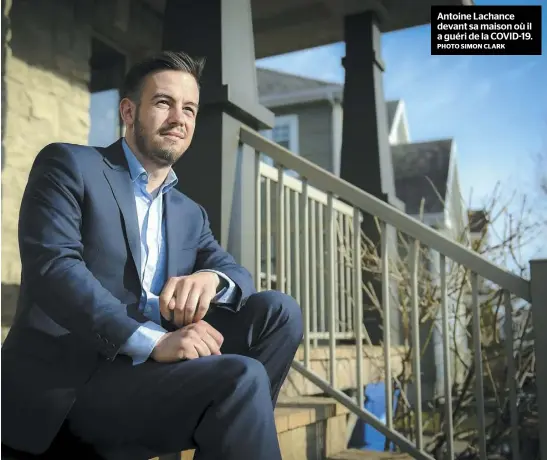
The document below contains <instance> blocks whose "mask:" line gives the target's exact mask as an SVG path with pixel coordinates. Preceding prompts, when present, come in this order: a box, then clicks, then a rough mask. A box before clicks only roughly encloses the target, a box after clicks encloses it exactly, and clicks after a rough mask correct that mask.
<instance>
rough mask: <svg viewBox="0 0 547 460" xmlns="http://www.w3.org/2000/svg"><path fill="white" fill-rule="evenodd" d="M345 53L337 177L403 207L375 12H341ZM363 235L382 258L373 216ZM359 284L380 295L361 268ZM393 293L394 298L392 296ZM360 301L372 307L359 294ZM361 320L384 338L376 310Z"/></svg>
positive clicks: (391, 240)
mask: <svg viewBox="0 0 547 460" xmlns="http://www.w3.org/2000/svg"><path fill="white" fill-rule="evenodd" d="M344 33H345V42H346V56H345V57H344V59H343V65H344V68H345V82H344V102H343V105H344V119H343V129H342V154H341V165H340V176H341V178H342V179H344V180H347V181H348V182H350V183H352V184H353V185H355V186H357V187H359V188H360V189H362V190H364V191H365V192H368V193H370V194H372V195H374V196H375V197H377V198H379V199H381V200H383V201H385V202H386V203H389V204H391V205H393V206H396V207H397V208H398V209H401V210H402V209H404V204H403V203H402V202H401V201H400V200H398V199H397V198H396V195H395V180H394V172H393V163H392V157H391V148H390V145H389V140H388V134H389V133H388V119H387V108H386V102H385V96H384V86H383V72H384V64H383V62H382V58H381V43H380V41H381V40H380V39H381V32H380V28H379V27H378V21H377V18H376V16H375V14H374V13H373V12H371V11H369V12H365V13H359V14H355V15H351V16H346V17H345V20H344ZM362 229H363V231H364V233H365V234H366V235H367V236H368V237H369V238H371V240H372V241H373V242H374V243H375V244H376V245H377V253H378V255H379V256H380V257H381V249H380V240H381V235H380V234H379V232H378V229H377V227H376V223H375V221H374V216H370V215H367V214H365V215H364V220H363V224H362ZM388 251H389V257H390V258H391V259H395V258H396V257H397V253H398V245H397V234H396V232H395V230H394V229H389V231H388ZM363 277H364V282H365V283H367V282H369V281H370V282H372V285H373V288H374V291H375V292H376V295H377V296H378V299H379V300H380V301H381V299H382V295H381V294H382V287H381V283H380V282H379V281H377V280H374V279H372V278H371V276H370V275H369V274H368V273H366V272H363ZM390 292H393V293H394V294H393V296H392V298H391V299H390V305H391V319H392V321H391V322H392V328H391V334H392V335H391V337H392V344H393V345H396V344H397V343H399V330H400V314H399V309H398V305H397V303H398V301H397V298H396V292H397V286H396V285H393V286H390ZM393 297H395V298H393ZM363 301H364V303H365V304H368V305H372V302H371V300H370V299H369V298H368V296H367V295H366V293H364V296H363ZM364 323H365V325H366V327H367V330H368V332H369V335H370V337H371V340H372V342H373V343H375V344H379V343H380V341H382V340H383V335H384V332H383V330H382V320H381V317H380V315H379V313H378V312H376V311H373V312H370V311H366V312H365V315H364Z"/></svg>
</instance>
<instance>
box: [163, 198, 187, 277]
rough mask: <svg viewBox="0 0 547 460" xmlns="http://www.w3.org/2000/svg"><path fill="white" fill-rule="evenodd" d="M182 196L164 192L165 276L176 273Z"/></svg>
mask: <svg viewBox="0 0 547 460" xmlns="http://www.w3.org/2000/svg"><path fill="white" fill-rule="evenodd" d="M181 204H182V198H181V197H180V196H177V195H176V194H174V193H172V191H170V192H167V193H166V194H165V213H164V219H165V233H166V235H165V239H166V248H165V249H166V253H167V278H168V279H169V278H170V277H171V276H176V275H177V257H176V255H177V253H178V250H177V249H178V248H179V247H180V242H181V233H182V229H183V228H184V227H183V226H182V223H181V221H180V220H181V213H182V206H181Z"/></svg>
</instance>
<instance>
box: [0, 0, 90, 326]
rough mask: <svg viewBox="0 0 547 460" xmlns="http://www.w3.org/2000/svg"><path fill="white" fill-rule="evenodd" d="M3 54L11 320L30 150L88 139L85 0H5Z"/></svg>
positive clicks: (5, 298)
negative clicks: (59, 142) (19, 229)
mask: <svg viewBox="0 0 547 460" xmlns="http://www.w3.org/2000/svg"><path fill="white" fill-rule="evenodd" d="M3 7H4V11H3V15H4V17H3V21H2V22H3V25H6V26H7V30H4V31H3V34H2V35H3V43H2V45H3V54H4V56H3V57H2V59H3V63H2V90H3V94H2V118H3V119H2V127H3V131H2V156H3V158H2V324H3V325H5V324H6V323H9V322H10V320H11V316H12V314H13V310H14V305H15V302H16V299H17V295H18V285H19V282H20V271H21V263H20V258H19V247H18V240H17V226H18V215H19V207H20V204H21V198H22V195H23V191H24V188H25V186H26V183H27V180H28V174H29V171H30V168H31V166H32V163H33V160H34V158H35V157H36V154H37V153H38V152H39V151H40V149H42V148H43V147H44V146H45V145H47V144H48V143H51V142H57V141H61V142H74V143H86V142H87V135H88V130H89V91H88V83H89V79H90V71H89V58H90V53H91V30H92V28H91V25H90V24H89V23H88V21H89V20H88V17H89V7H90V2H89V1H88V0H83V1H82V0H77V1H74V0H17V1H12V0H7V1H6V2H5V4H3Z"/></svg>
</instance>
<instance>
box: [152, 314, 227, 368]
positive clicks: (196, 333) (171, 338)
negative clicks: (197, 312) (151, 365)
mask: <svg viewBox="0 0 547 460" xmlns="http://www.w3.org/2000/svg"><path fill="white" fill-rule="evenodd" d="M223 341H224V337H223V336H222V334H221V333H220V332H218V331H217V330H216V329H215V328H214V327H213V326H211V325H210V324H209V323H207V322H206V321H204V320H201V321H198V322H197V323H193V324H189V325H188V326H185V327H183V328H181V329H178V330H176V331H174V332H169V333H167V334H165V335H164V336H163V337H162V338H161V339H160V340H159V341H158V343H157V344H156V346H155V347H154V350H152V354H151V358H152V359H153V360H154V361H158V362H160V363H171V362H175V361H181V360H183V359H196V358H199V357H200V356H210V355H220V354H221V353H220V347H221V346H222V342H223Z"/></svg>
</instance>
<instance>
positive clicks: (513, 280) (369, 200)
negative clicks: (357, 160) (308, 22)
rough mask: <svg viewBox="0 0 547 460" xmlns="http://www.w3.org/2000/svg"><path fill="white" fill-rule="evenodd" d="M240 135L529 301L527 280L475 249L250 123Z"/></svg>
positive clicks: (321, 185) (279, 161) (311, 181)
mask: <svg viewBox="0 0 547 460" xmlns="http://www.w3.org/2000/svg"><path fill="white" fill-rule="evenodd" d="M239 137H240V141H241V142H242V143H244V144H247V145H249V146H251V147H253V148H254V149H256V150H257V151H260V152H263V153H264V154H265V155H267V156H269V157H270V158H272V159H273V161H274V162H275V163H277V164H282V165H283V166H285V167H286V168H287V169H289V170H293V171H296V172H297V173H298V174H300V175H301V176H302V177H305V178H306V179H307V180H308V182H309V184H310V185H313V186H315V187H317V188H319V189H321V190H323V191H325V192H330V193H333V194H334V195H336V196H337V197H338V198H340V199H342V200H344V201H346V202H347V203H350V204H351V205H353V206H355V207H358V208H359V209H361V210H363V211H365V212H367V213H370V214H371V215H374V216H377V217H378V218H379V219H381V220H382V221H384V222H386V223H387V224H390V225H393V226H394V227H395V228H397V229H398V230H400V231H402V232H404V233H406V234H408V235H409V236H411V237H413V238H415V239H417V240H419V241H420V242H421V243H422V244H425V245H427V246H429V247H430V248H432V249H435V250H436V251H438V252H439V253H441V254H443V255H445V256H447V257H449V258H450V259H452V260H453V261H455V262H458V263H459V264H461V265H463V266H465V267H467V268H468V269H470V270H472V271H473V272H475V273H477V274H478V275H480V276H482V277H484V278H486V279H488V280H490V281H492V282H494V283H496V284H497V285H499V286H500V287H501V288H503V289H506V290H508V291H510V292H512V293H513V294H514V295H515V296H516V297H519V298H521V299H524V300H526V301H528V302H530V301H531V293H530V282H529V281H528V280H526V279H524V278H522V277H520V276H517V275H515V274H513V273H511V272H510V271H508V270H505V269H503V268H501V267H498V266H497V265H495V264H493V263H492V262H490V261H489V260H487V259H486V258H484V257H482V256H481V255H479V254H477V253H476V252H473V251H472V250H470V249H468V248H466V247H465V246H463V245H461V244H459V243H457V242H455V241H452V240H450V239H448V238H447V237H445V236H444V235H442V234H441V233H439V232H437V231H436V230H433V229H432V228H430V227H428V226H426V225H425V224H423V223H422V222H420V221H418V220H417V219H415V218H413V217H410V216H408V215H407V214H405V213H404V212H402V211H399V210H398V209H396V208H394V207H392V206H390V205H388V204H386V203H384V202H383V201H381V200H379V199H378V198H376V197H375V196H373V195H371V194H370V193H367V192H365V191H363V190H361V189H360V188H358V187H356V186H354V185H352V184H350V183H349V182H347V181H345V180H343V179H340V178H339V177H336V176H335V175H334V174H331V173H330V172H328V171H325V170H324V169H322V168H320V167H319V166H317V165H315V164H314V163H312V162H311V161H308V160H306V159H304V158H302V157H299V156H296V155H294V154H292V153H291V152H290V151H289V150H287V149H285V148H283V147H281V146H280V145H278V144H276V143H275V142H272V141H270V140H269V139H267V138H265V137H264V136H262V135H261V134H260V133H258V132H257V131H255V130H253V129H251V128H249V127H248V126H245V125H242V126H241V129H240V133H239Z"/></svg>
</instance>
